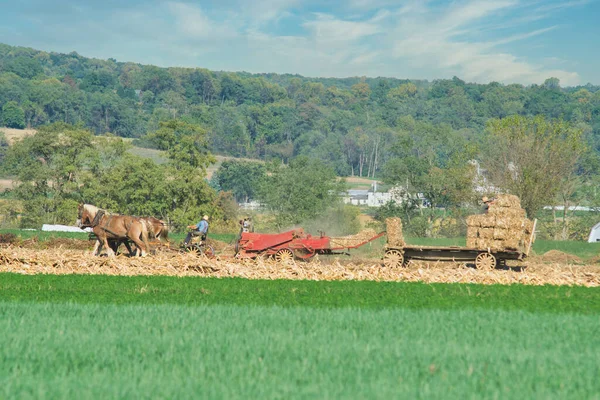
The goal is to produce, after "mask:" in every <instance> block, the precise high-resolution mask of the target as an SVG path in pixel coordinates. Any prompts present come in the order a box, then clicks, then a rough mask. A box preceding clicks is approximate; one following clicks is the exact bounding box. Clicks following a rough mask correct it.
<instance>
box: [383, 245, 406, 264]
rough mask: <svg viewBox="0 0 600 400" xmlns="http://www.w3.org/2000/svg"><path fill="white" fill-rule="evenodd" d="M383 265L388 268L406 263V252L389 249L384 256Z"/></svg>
mask: <svg viewBox="0 0 600 400" xmlns="http://www.w3.org/2000/svg"><path fill="white" fill-rule="evenodd" d="M383 265H385V266H386V267H388V268H400V267H402V266H403V265H404V254H402V252H401V251H400V250H394V249H391V250H388V251H386V252H385V255H384V256H383Z"/></svg>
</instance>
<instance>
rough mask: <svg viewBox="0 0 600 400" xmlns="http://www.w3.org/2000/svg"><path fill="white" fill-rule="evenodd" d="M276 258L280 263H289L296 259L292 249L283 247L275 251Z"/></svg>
mask: <svg viewBox="0 0 600 400" xmlns="http://www.w3.org/2000/svg"><path fill="white" fill-rule="evenodd" d="M275 260H277V261H278V262H280V263H284V264H289V263H291V262H292V261H294V253H293V252H292V251H291V250H290V249H281V250H278V251H277V253H275Z"/></svg>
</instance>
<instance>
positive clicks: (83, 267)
mask: <svg viewBox="0 0 600 400" xmlns="http://www.w3.org/2000/svg"><path fill="white" fill-rule="evenodd" d="M330 260H331V259H330ZM0 272H13V273H20V274H92V275H125V276H131V275H170V276H202V277H218V278H227V277H242V278H247V279H295V280H300V279H301V280H315V281H321V280H326V281H333V280H373V281H419V282H426V283H433V282H440V283H481V284H506V285H508V284H515V283H518V284H526V285H547V284H551V285H580V286H594V287H599V286H600V266H598V265H579V266H574V265H573V264H568V263H563V264H560V263H556V262H554V263H552V264H546V263H544V262H543V261H542V259H541V258H540V259H539V261H536V259H533V260H531V261H528V262H527V268H526V269H525V270H523V271H518V270H491V271H484V270H477V269H474V268H465V267H464V265H463V264H461V263H438V262H418V261H417V262H412V263H411V265H410V266H409V267H408V268H400V269H390V268H386V267H383V266H382V265H381V260H363V261H362V262H360V261H359V262H356V261H349V262H342V261H340V260H337V259H333V260H331V262H329V263H325V262H321V261H311V262H295V263H281V264H279V263H277V262H275V261H272V260H258V261H252V260H236V259H233V258H231V259H219V258H217V259H208V258H205V257H201V256H197V255H194V254H189V253H177V252H166V251H164V252H160V251H159V252H157V253H156V254H155V255H152V256H148V257H145V258H128V257H124V256H118V257H113V258H106V257H92V256H90V255H89V252H88V251H82V250H70V249H64V248H54V249H46V250H40V249H32V248H22V247H15V246H12V245H7V246H6V247H3V248H0Z"/></svg>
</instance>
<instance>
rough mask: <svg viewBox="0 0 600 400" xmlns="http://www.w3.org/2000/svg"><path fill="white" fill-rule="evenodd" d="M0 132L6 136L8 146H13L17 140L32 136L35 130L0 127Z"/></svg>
mask: <svg viewBox="0 0 600 400" xmlns="http://www.w3.org/2000/svg"><path fill="white" fill-rule="evenodd" d="M0 132H4V135H5V136H6V140H8V143H9V144H13V143H14V142H16V141H17V140H21V139H23V138H24V137H25V136H29V135H33V134H34V133H35V132H36V130H35V129H13V128H3V127H0Z"/></svg>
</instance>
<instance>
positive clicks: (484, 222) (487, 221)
mask: <svg viewBox="0 0 600 400" xmlns="http://www.w3.org/2000/svg"><path fill="white" fill-rule="evenodd" d="M479 223H480V226H481V227H482V228H495V227H496V216H495V215H492V214H483V215H481V218H480V219H479Z"/></svg>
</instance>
